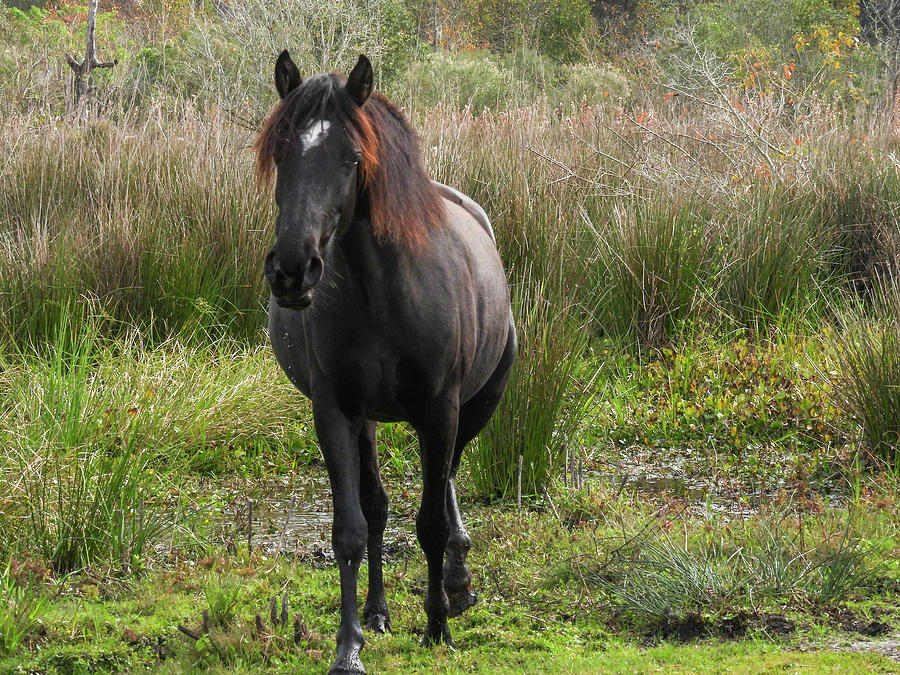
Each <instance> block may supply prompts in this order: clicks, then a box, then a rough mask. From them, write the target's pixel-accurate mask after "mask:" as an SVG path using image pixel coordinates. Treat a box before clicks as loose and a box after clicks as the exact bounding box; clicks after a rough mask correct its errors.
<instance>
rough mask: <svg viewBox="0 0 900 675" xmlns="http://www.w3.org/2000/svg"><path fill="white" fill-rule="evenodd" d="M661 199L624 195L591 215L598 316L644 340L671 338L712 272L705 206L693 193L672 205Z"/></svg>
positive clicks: (603, 324)
mask: <svg viewBox="0 0 900 675" xmlns="http://www.w3.org/2000/svg"><path fill="white" fill-rule="evenodd" d="M662 199H663V197H662V195H659V196H657V197H656V200H659V201H654V202H652V203H651V204H650V205H648V206H645V205H643V204H640V203H631V202H624V201H623V202H617V203H616V204H615V205H614V206H613V207H612V208H611V209H609V210H607V209H606V208H603V209H602V210H601V211H599V212H595V213H594V214H593V215H592V216H591V217H590V219H589V222H588V223H587V224H588V225H589V232H590V233H591V235H592V239H593V241H592V242H591V246H590V248H593V249H594V251H595V255H594V256H593V260H592V262H591V265H590V276H589V280H590V281H589V284H588V287H589V288H590V292H591V293H593V294H595V295H596V296H597V297H598V300H597V316H596V321H597V324H598V325H599V327H600V329H601V330H602V332H603V333H604V334H606V335H608V336H611V337H615V338H617V339H619V340H626V341H628V340H632V341H636V343H637V345H638V346H639V347H643V348H648V347H649V348H654V347H659V346H662V345H663V344H665V343H666V342H668V341H669V340H670V339H671V337H672V336H673V335H674V333H675V331H676V330H677V329H678V327H679V326H680V325H681V323H682V322H683V321H684V320H685V319H687V318H689V317H690V316H691V315H692V313H693V310H694V308H695V307H696V306H697V304H698V303H699V300H700V296H701V294H702V293H703V292H704V290H705V283H706V282H707V281H708V279H707V278H706V277H705V275H706V274H709V272H710V269H709V265H708V258H709V252H708V250H707V249H708V237H707V229H706V226H705V225H704V223H703V215H702V214H703V211H704V209H703V207H702V206H701V205H700V203H699V202H693V201H690V200H688V201H685V202H684V203H682V204H678V205H675V206H674V207H672V206H670V205H668V204H665V203H663V201H662Z"/></svg>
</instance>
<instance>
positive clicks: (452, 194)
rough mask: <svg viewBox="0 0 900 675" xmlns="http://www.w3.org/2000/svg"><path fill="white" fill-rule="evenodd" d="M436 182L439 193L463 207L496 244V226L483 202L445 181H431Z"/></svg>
mask: <svg viewBox="0 0 900 675" xmlns="http://www.w3.org/2000/svg"><path fill="white" fill-rule="evenodd" d="M431 182H432V183H434V186H435V187H436V188H437V190H438V193H440V195H441V197H443V198H444V199H446V200H447V201H449V202H451V203H452V204H456V205H457V206H460V207H462V208H463V209H464V210H465V211H466V212H467V213H468V214H469V215H470V216H472V218H474V219H475V221H476V222H477V223H478V224H479V225H481V227H483V228H484V230H485V232H487V233H488V235H490V237H491V240H492V241H493V242H494V243H495V244H496V243H497V239H496V237H494V228H493V227H491V221H490V219H488V216H487V213H485V211H484V209H483V208H481V204H479V203H478V202H476V201H475V200H474V199H472V198H471V197H469V196H468V195H464V194H463V193H462V192H460V191H459V190H457V189H456V188H452V187H450V186H449V185H444V184H443V183H438V182H437V181H436V180H433V181H431Z"/></svg>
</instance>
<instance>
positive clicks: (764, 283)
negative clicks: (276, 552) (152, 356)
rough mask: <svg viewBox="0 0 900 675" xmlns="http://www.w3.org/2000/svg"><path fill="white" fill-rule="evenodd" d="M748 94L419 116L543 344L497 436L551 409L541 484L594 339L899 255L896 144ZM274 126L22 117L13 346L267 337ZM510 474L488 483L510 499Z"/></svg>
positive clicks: (10, 122) (517, 384)
mask: <svg viewBox="0 0 900 675" xmlns="http://www.w3.org/2000/svg"><path fill="white" fill-rule="evenodd" d="M737 95H738V94H737V93H735V96H737ZM741 96H743V98H742V99H741V102H740V105H731V104H730V103H729V100H730V99H728V98H727V97H726V98H724V99H723V100H719V99H712V100H710V101H701V100H692V99H690V98H689V97H688V96H687V94H685V95H684V96H679V97H672V98H667V99H663V100H661V101H659V102H658V103H656V104H653V105H651V104H644V105H643V106H642V107H641V108H640V109H636V108H635V109H626V108H622V107H616V106H607V107H603V106H600V107H588V106H581V107H578V106H573V107H571V108H569V109H566V110H554V109H552V108H550V107H549V106H548V105H547V104H546V102H543V101H539V102H537V103H535V104H534V105H531V106H529V107H525V108H519V109H514V110H510V111H506V112H500V113H491V112H484V113H482V114H480V115H476V116H473V115H472V114H471V112H470V111H468V110H465V109H455V108H454V109H449V108H443V107H440V106H439V107H437V108H431V109H427V110H420V111H417V110H415V109H414V110H412V111H411V112H410V117H411V118H412V119H413V120H414V122H415V124H416V126H417V127H418V128H419V129H420V132H421V135H422V137H423V141H424V142H423V147H424V150H425V160H426V163H427V164H428V166H429V168H430V170H431V171H432V174H433V175H434V176H435V178H437V179H438V180H442V181H444V182H447V183H450V184H452V185H454V186H456V187H458V188H460V189H461V190H463V191H464V192H466V193H468V194H470V195H471V196H472V197H473V198H475V199H476V200H477V201H479V202H480V203H481V204H482V205H483V206H484V207H485V209H486V210H487V212H488V213H489V214H490V216H491V218H492V220H493V222H494V225H495V228H496V232H497V238H498V243H499V247H500V251H501V255H502V257H503V259H504V262H505V264H506V267H507V271H508V274H509V277H510V281H511V287H512V289H513V293H514V304H515V306H516V307H517V308H519V322H520V332H521V334H522V336H523V337H524V341H523V349H522V358H521V361H520V363H519V365H518V367H517V371H516V372H517V374H516V376H515V377H516V379H515V380H514V382H513V383H512V385H511V391H513V392H515V396H516V397H517V399H516V400H518V401H520V404H519V405H517V406H507V407H505V408H504V407H501V411H500V413H499V415H500V417H498V418H497V425H499V426H498V427H497V428H498V429H507V430H509V429H521V425H520V424H519V423H518V422H517V420H518V419H520V417H517V416H521V415H523V414H526V415H527V414H529V413H530V412H535V411H538V410H539V411H540V412H539V413H535V414H536V415H537V417H536V419H538V421H539V423H537V422H536V423H535V424H534V425H532V427H531V428H533V429H535V430H540V431H539V433H538V432H537V431H536V432H535V433H534V434H532V433H531V432H528V433H525V434H523V435H522V436H521V437H519V438H518V439H514V440H508V441H507V444H508V445H509V446H510V448H512V451H511V452H510V453H509V456H510V457H515V458H516V459H517V456H518V455H520V454H521V455H523V456H524V457H525V464H526V466H535V467H540V469H539V470H538V471H537V473H536V474H535V480H534V481H531V479H530V478H529V479H528V483H529V485H531V488H532V489H534V490H539V489H540V486H541V484H542V481H546V479H547V477H548V476H549V475H552V473H553V472H554V471H556V470H557V469H558V466H559V463H560V460H559V452H560V448H564V447H565V446H566V434H567V433H569V432H568V431H566V429H569V428H570V427H567V426H566V424H565V421H566V420H569V419H571V418H572V415H573V414H574V413H575V412H576V411H577V410H578V409H579V406H580V402H582V401H583V400H585V399H584V397H589V396H591V395H592V392H590V391H585V390H582V391H581V392H580V393H576V394H575V395H574V396H572V395H569V394H570V393H571V391H572V390H569V392H568V393H567V395H558V393H559V392H558V391H557V390H558V387H557V386H556V385H558V384H559V383H560V381H562V382H569V380H570V374H571V373H572V372H573V367H570V366H571V364H572V363H574V362H575V361H576V360H577V359H578V358H579V357H580V355H581V353H582V352H583V350H584V347H585V345H586V340H587V339H589V338H591V337H593V336H604V337H606V338H609V339H613V340H614V341H615V342H616V343H617V344H620V345H623V346H624V347H625V348H628V349H637V350H638V351H641V352H648V350H649V352H652V350H653V349H654V348H656V347H659V346H662V345H664V344H666V343H667V342H669V341H671V340H673V339H675V338H676V337H677V336H678V335H679V333H680V332H682V331H684V330H685V329H687V328H690V327H692V326H697V325H700V326H704V327H706V328H707V329H708V328H710V327H712V328H716V327H721V326H724V327H726V328H731V327H735V326H738V327H748V326H749V327H750V328H751V329H766V328H767V327H772V326H777V325H780V324H787V325H796V324H797V322H798V321H802V322H805V323H807V324H809V325H810V326H815V325H817V324H818V323H820V322H821V321H823V320H825V319H827V318H828V309H827V307H828V306H829V303H826V302H822V300H823V299H824V298H826V297H838V295H839V294H840V293H842V292H845V290H846V289H848V288H849V289H854V292H855V289H860V288H862V289H865V288H867V287H869V286H870V285H871V281H872V280H873V279H875V278H876V277H877V276H878V275H879V274H883V273H885V271H888V272H890V271H891V270H893V269H895V268H896V260H897V253H898V251H900V233H898V227H897V219H896V217H895V216H896V204H897V203H898V202H900V172H898V166H900V164H898V161H897V159H896V156H897V152H896V151H897V145H898V141H897V138H896V136H894V135H892V132H891V131H890V130H889V129H888V128H887V127H884V126H879V124H878V123H877V121H875V120H869V119H862V118H860V120H857V121H847V120H846V119H843V118H841V117H840V116H839V113H838V112H836V111H835V110H832V109H830V108H828V107H827V106H824V105H812V104H810V105H806V106H805V107H803V108H800V107H799V106H798V105H794V106H793V107H787V106H786V104H785V103H784V102H776V101H772V100H768V99H765V98H755V99H753V98H752V97H747V96H745V95H741ZM726 104H727V105H726ZM251 140H252V133H250V132H248V131H247V130H246V129H245V128H242V127H240V126H237V125H235V124H234V123H233V122H232V120H231V119H229V118H227V117H225V116H222V115H220V114H218V113H216V111H215V109H210V110H207V111H203V112H201V111H199V110H197V109H193V108H191V107H190V106H180V107H178V108H177V109H163V108H161V107H154V108H152V109H150V110H149V111H145V112H144V113H142V114H141V116H140V117H139V118H137V117H136V118H134V119H132V120H131V121H130V122H123V123H119V124H116V125H114V124H111V123H109V122H106V121H103V120H96V121H94V122H92V123H90V124H88V125H86V126H82V127H78V128H73V127H71V126H69V124H68V123H67V122H66V121H65V120H49V121H48V120H46V119H43V118H37V117H32V118H29V117H15V118H11V119H7V120H5V121H4V128H3V133H2V134H0V153H3V155H4V156H6V157H8V160H7V162H5V163H4V164H3V165H2V166H0V251H2V254H0V336H2V337H0V341H2V342H3V343H4V344H6V345H7V346H9V345H21V344H24V343H29V342H32V343H40V342H42V341H47V340H50V338H51V336H53V335H55V334H56V332H57V331H58V327H59V325H60V323H61V322H62V321H64V320H68V319H65V318H64V317H65V316H69V315H70V314H71V312H70V311H69V309H70V308H72V307H76V306H78V305H79V304H81V303H83V302H84V301H85V299H90V301H91V302H92V303H94V306H95V307H96V308H97V311H96V312H94V315H95V316H99V317H100V318H99V324H98V325H99V328H98V330H99V332H100V335H101V336H109V335H120V336H121V335H123V334H125V333H126V332H127V331H128V330H131V329H133V328H135V327H136V328H138V329H139V330H140V331H141V333H142V335H143V337H144V340H145V341H146V344H148V345H152V344H158V343H160V342H162V341H164V340H166V339H168V338H170V337H172V336H173V335H177V336H181V337H185V336H189V337H190V338H191V339H193V338H195V337H199V338H200V339H201V340H205V339H208V338H218V337H221V336H223V335H231V336H237V337H240V338H242V339H249V340H251V341H255V340H257V339H260V337H261V335H262V333H261V331H260V330H259V329H260V327H261V326H262V325H263V322H264V308H263V298H264V293H265V288H264V284H263V280H262V275H261V262H262V259H263V255H264V251H265V249H266V247H267V245H268V241H269V239H270V238H271V236H272V232H271V229H270V228H271V225H270V224H271V222H272V220H273V216H274V211H273V205H272V199H271V195H268V194H261V193H260V192H259V191H258V190H257V188H256V185H255V183H254V178H253V174H252V161H251V157H250V153H249V152H248V150H247V146H248V145H249V144H250V142H251ZM536 307H543V308H545V309H544V310H541V312H540V313H538V314H535V311H534V310H535V308H536ZM536 316H538V318H540V317H543V318H540V320H539V321H538V324H540V325H534V326H533V325H531V324H532V323H534V321H536V320H537V319H535V317H536ZM551 325H552V326H553V329H552V330H548V327H549V326H551ZM50 341H52V340H50ZM649 352H648V353H649ZM548 359H549V360H551V361H553V362H554V363H556V364H569V365H560V367H559V368H550V367H547V363H548ZM588 379H590V377H589V376H588ZM554 392H556V393H554ZM522 406H525V407H527V408H528V410H526V411H524V412H523V411H522V410H521V408H522ZM517 408H518V409H517ZM504 415H506V417H503V416H504ZM497 438H498V439H499V437H497ZM490 442H494V443H500V442H502V441H501V440H496V441H486V443H490ZM485 447H488V446H487V445H486V446H485ZM478 470H484V471H487V468H486V467H485V466H482V467H481V468H480V469H478ZM510 471H513V469H511V468H510V467H509V466H506V467H505V468H503V469H502V471H501V472H500V473H498V476H499V475H502V476H505V478H502V479H499V478H498V481H500V482H499V483H498V484H496V485H495V486H494V488H489V487H488V486H485V487H484V491H485V492H491V490H492V489H493V490H496V491H499V492H508V490H509V476H510V475H511V474H510ZM500 483H502V485H501V484H500Z"/></svg>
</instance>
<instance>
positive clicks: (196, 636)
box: [178, 624, 203, 640]
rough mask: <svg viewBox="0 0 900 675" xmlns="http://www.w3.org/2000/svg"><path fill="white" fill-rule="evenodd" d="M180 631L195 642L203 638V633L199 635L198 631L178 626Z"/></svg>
mask: <svg viewBox="0 0 900 675" xmlns="http://www.w3.org/2000/svg"><path fill="white" fill-rule="evenodd" d="M178 630H180V631H181V632H182V633H184V634H185V635H187V636H188V637H189V638H192V639H194V640H199V639H200V638H201V637H203V634H202V633H198V632H197V631H195V630H191V629H190V628H187V627H185V626H182V625H181V624H178Z"/></svg>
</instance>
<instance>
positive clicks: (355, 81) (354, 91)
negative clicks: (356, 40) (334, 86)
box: [347, 54, 372, 105]
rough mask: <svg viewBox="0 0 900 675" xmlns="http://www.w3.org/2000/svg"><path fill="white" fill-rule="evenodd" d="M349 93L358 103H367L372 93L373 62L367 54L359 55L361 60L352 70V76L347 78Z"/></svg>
mask: <svg viewBox="0 0 900 675" xmlns="http://www.w3.org/2000/svg"><path fill="white" fill-rule="evenodd" d="M347 93H349V94H350V98H352V99H353V100H354V101H356V104H357V105H362V104H363V103H365V102H366V99H367V98H369V94H371V93H372V64H371V63H369V59H368V58H366V55H365V54H360V55H359V61H357V62H356V65H355V66H353V70H351V71H350V77H348V78H347Z"/></svg>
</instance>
